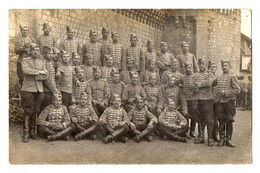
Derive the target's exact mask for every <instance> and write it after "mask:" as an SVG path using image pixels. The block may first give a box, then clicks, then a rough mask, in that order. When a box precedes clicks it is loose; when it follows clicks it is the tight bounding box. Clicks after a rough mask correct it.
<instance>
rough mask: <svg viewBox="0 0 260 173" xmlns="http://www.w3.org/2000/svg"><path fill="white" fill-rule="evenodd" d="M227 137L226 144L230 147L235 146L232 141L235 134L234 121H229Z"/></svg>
mask: <svg viewBox="0 0 260 173" xmlns="http://www.w3.org/2000/svg"><path fill="white" fill-rule="evenodd" d="M226 133H227V138H226V145H227V146H229V147H235V145H234V144H233V143H232V142H231V138H232V134H233V123H232V122H230V123H227V129H226Z"/></svg>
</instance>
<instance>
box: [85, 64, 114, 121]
mask: <svg viewBox="0 0 260 173" xmlns="http://www.w3.org/2000/svg"><path fill="white" fill-rule="evenodd" d="M93 72H94V79H92V80H90V81H89V85H90V88H91V94H92V105H93V108H94V110H95V111H96V114H97V115H98V116H99V117H100V115H101V114H102V113H103V111H104V110H105V109H106V108H107V106H108V99H109V97H110V96H109V94H110V89H109V86H108V84H107V82H106V81H105V80H103V79H101V68H100V67H95V68H94V69H93Z"/></svg>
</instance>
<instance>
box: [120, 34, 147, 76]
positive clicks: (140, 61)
mask: <svg viewBox="0 0 260 173" xmlns="http://www.w3.org/2000/svg"><path fill="white" fill-rule="evenodd" d="M130 42H131V45H130V46H129V47H128V48H126V53H125V58H126V59H125V60H124V63H123V67H122V68H123V70H125V69H126V63H127V62H128V58H133V60H134V69H135V70H136V71H137V72H138V73H140V72H141V71H143V70H144V69H145V61H144V55H143V50H142V48H141V47H139V46H138V45H137V42H138V38H137V36H136V35H133V34H131V35H130Z"/></svg>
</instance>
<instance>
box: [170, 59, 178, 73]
mask: <svg viewBox="0 0 260 173" xmlns="http://www.w3.org/2000/svg"><path fill="white" fill-rule="evenodd" d="M171 67H172V71H177V70H178V62H177V61H175V62H172V66H171Z"/></svg>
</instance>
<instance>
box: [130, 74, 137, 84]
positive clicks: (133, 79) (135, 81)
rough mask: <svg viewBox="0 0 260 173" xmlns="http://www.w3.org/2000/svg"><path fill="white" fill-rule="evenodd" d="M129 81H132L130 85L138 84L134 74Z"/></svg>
mask: <svg viewBox="0 0 260 173" xmlns="http://www.w3.org/2000/svg"><path fill="white" fill-rule="evenodd" d="M131 81H132V84H137V82H138V75H137V74H134V75H133V76H132V78H131Z"/></svg>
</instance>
